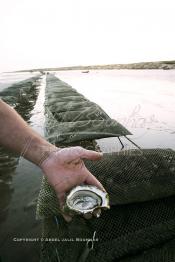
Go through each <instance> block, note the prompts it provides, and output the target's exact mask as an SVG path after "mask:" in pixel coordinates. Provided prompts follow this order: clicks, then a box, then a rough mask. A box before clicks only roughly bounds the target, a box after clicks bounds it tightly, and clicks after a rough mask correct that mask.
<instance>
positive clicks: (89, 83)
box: [0, 70, 175, 262]
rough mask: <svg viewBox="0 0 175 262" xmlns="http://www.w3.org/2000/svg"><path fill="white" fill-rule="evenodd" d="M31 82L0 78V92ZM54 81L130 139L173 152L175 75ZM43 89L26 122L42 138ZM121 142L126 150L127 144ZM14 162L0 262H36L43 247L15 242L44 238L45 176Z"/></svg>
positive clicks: (0, 227) (112, 74) (112, 147)
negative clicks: (38, 215)
mask: <svg viewBox="0 0 175 262" xmlns="http://www.w3.org/2000/svg"><path fill="white" fill-rule="evenodd" d="M31 76H33V74H31V73H29V74H26V75H23V74H21V75H19V74H18V75H15V74H13V76H12V75H9V76H8V75H6V76H4V78H2V76H0V83H1V85H0V88H1V89H2V88H5V87H7V86H9V85H10V83H14V82H17V81H19V80H24V79H25V78H28V77H31ZM56 76H58V78H60V79H61V80H63V81H65V82H67V83H68V84H70V85H72V86H73V87H74V88H76V89H77V90H78V91H79V92H80V93H82V94H84V95H85V96H86V97H87V98H89V99H90V100H91V101H94V102H96V103H97V104H99V105H100V106H101V107H102V108H103V109H104V110H105V111H106V112H107V113H108V114H109V115H110V116H111V117H112V118H115V119H116V120H118V121H119V122H120V123H122V124H123V125H124V126H126V127H127V128H128V129H129V130H130V131H131V132H132V133H133V136H130V138H132V139H133V140H134V141H135V142H136V143H137V144H138V145H140V146H143V147H145V148H152V147H153V148H155V147H162V148H172V149H175V117H174V116H175V70H143V71H141V70H119V71H117V70H106V71H105V70H100V71H95V70H94V71H90V72H89V73H87V74H86V73H81V71H67V72H63V71H60V72H56ZM5 79H6V80H5ZM3 81H4V82H3ZM2 82H3V84H2ZM44 88H45V77H44V76H43V77H42V79H41V82H40V85H39V87H38V89H39V96H38V98H37V100H36V104H35V106H34V107H33V108H32V109H31V111H30V112H29V114H28V115H27V121H28V122H29V123H30V125H31V126H32V127H33V128H34V129H35V130H37V132H39V133H41V134H43V128H44V111H43V109H44V107H43V102H44ZM114 142H115V143H114ZM123 142H124V143H125V144H126V141H125V140H124V139H123ZM99 144H100V145H101V147H102V149H103V151H105V152H107V151H116V150H118V148H117V147H118V143H117V138H115V139H113V138H109V139H102V140H100V141H99ZM127 145H128V147H130V144H128V143H127ZM120 146H121V145H120ZM3 154H4V152H3ZM6 154H7V153H6ZM0 156H1V153H0ZM1 161H2V159H1V158H0V163H1ZM10 161H11V162H10V163H11V168H10V169H8V168H4V170H3V171H4V172H3V174H2V177H3V178H2V179H1V181H0V197H1V201H0V208H1V217H0V235H1V241H0V248H1V258H2V261H3V262H4V261H5V262H11V261H17V262H20V261H25V262H28V261H34V262H35V261H38V258H39V243H25V242H22V243H21V242H16V241H13V238H18V237H24V238H28V237H32V238H37V237H40V224H39V222H37V221H36V220H35V200H36V198H37V195H38V192H39V187H40V182H41V171H40V170H39V169H38V168H37V167H36V166H34V165H33V164H31V163H29V162H28V161H26V160H24V159H22V158H21V159H19V161H18V160H17V157H16V156H11V157H10ZM5 171H6V174H5ZM1 172H2V171H1Z"/></svg>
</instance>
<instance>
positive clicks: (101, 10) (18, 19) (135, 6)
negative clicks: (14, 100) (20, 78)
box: [0, 0, 175, 72]
mask: <svg viewBox="0 0 175 262" xmlns="http://www.w3.org/2000/svg"><path fill="white" fill-rule="evenodd" d="M174 14H175V1H174V0H0V72H2V71H8V70H16V69H28V68H37V67H58V66H70V65H87V64H107V63H108V64H109V63H129V62H139V61H153V60H154V61H155V60H167V59H168V60H174V59H175V15H174Z"/></svg>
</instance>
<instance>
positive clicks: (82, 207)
mask: <svg viewBox="0 0 175 262" xmlns="http://www.w3.org/2000/svg"><path fill="white" fill-rule="evenodd" d="M109 208H110V207H109V196H108V194H107V192H104V191H102V190H100V189H99V188H97V187H95V186H91V185H82V186H77V187H75V188H73V189H72V190H71V191H70V193H69V194H68V196H67V199H66V205H65V210H66V211H69V212H73V213H77V214H83V215H86V216H87V215H88V214H93V215H95V216H96V217H99V216H100V214H101V209H109Z"/></svg>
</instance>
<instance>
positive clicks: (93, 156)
mask: <svg viewBox="0 0 175 262" xmlns="http://www.w3.org/2000/svg"><path fill="white" fill-rule="evenodd" d="M102 156H103V153H101V152H96V151H93V150H87V149H84V148H83V150H82V151H81V152H80V157H81V158H86V159H89V160H100V159H101V158H102Z"/></svg>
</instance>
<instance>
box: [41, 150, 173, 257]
mask: <svg viewBox="0 0 175 262" xmlns="http://www.w3.org/2000/svg"><path fill="white" fill-rule="evenodd" d="M85 164H86V166H87V168H88V169H89V170H90V171H91V172H92V173H93V174H94V175H95V176H96V177H97V178H98V179H99V181H101V183H102V184H103V185H104V187H105V188H106V190H107V192H108V193H109V197H110V205H111V209H110V210H108V211H103V213H102V215H101V217H100V218H95V217H94V218H92V219H90V220H86V219H84V218H82V217H80V216H75V217H74V219H73V221H72V222H70V223H67V222H65V221H64V219H63V218H62V216H61V214H60V211H59V205H58V201H57V198H56V196H55V193H54V191H53V190H52V188H51V187H50V186H49V185H48V184H47V182H45V183H44V187H43V188H42V190H41V192H40V196H39V201H38V207H37V215H38V217H40V218H42V219H43V220H42V221H43V238H45V240H46V241H43V243H42V259H41V261H65V262H66V261H94V262H95V261H173V260H172V258H174V259H175V246H174V245H173V244H174V243H175V153H174V151H171V150H160V149H157V150H155V149H154V150H152V149H147V150H132V151H130V152H127V151H123V152H120V153H112V154H104V157H103V159H102V160H99V161H96V162H92V161H89V160H86V161H85ZM49 239H50V240H49Z"/></svg>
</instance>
